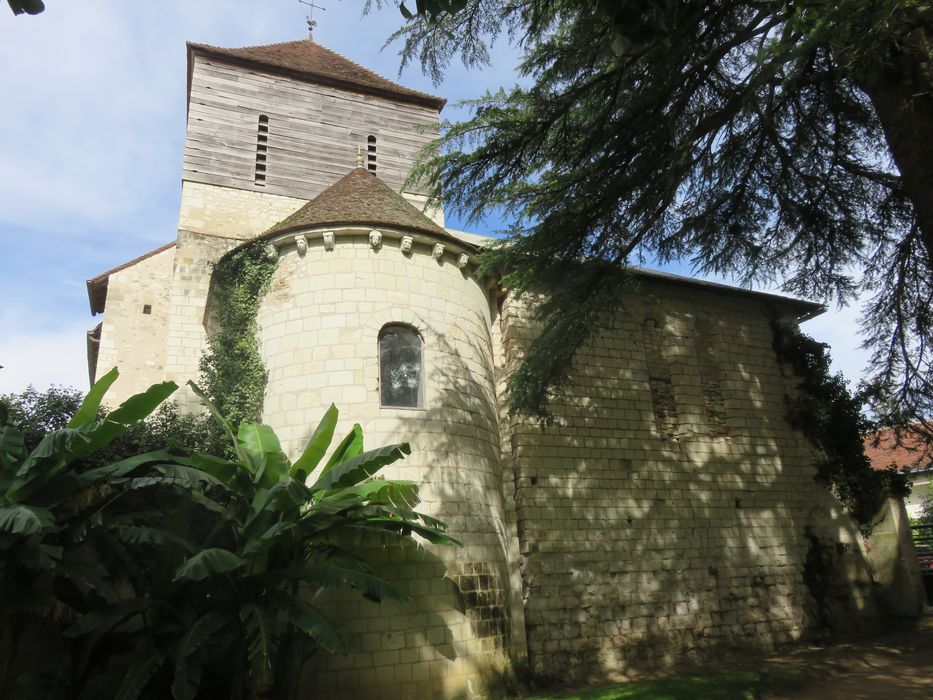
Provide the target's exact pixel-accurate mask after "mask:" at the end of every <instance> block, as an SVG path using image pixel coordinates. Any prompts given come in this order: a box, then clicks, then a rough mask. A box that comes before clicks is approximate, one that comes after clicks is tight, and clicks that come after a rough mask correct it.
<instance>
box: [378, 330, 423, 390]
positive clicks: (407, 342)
mask: <svg viewBox="0 0 933 700" xmlns="http://www.w3.org/2000/svg"><path fill="white" fill-rule="evenodd" d="M422 349H423V343H422V340H421V336H420V335H419V334H418V331H416V330H415V329H414V328H412V327H411V326H406V325H403V324H400V323H392V324H389V325H387V326H383V328H382V330H381V331H380V332H379V403H380V404H381V405H383V406H394V407H398V408H420V407H421V406H422V405H423V394H424V392H423V385H424V382H423V381H422V376H421V370H422V367H423V365H424V360H423V358H424V353H423V350H422Z"/></svg>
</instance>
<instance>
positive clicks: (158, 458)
mask: <svg viewBox="0 0 933 700" xmlns="http://www.w3.org/2000/svg"><path fill="white" fill-rule="evenodd" d="M166 462H167V463H172V462H182V463H183V462H184V458H183V457H182V456H181V455H179V454H177V453H175V452H173V451H171V450H153V451H152V452H144V453H143V454H140V455H135V456H133V457H128V458H126V459H122V460H120V461H119V462H114V463H112V464H106V465H104V466H102V467H96V468H94V469H88V470H87V471H86V472H82V473H81V475H80V478H81V483H82V484H83V485H84V486H90V485H91V484H93V483H94V482H95V481H98V480H101V479H120V478H123V477H124V476H126V475H127V474H130V473H131V472H132V471H133V470H135V469H137V468H139V467H141V466H143V465H145V464H158V463H166Z"/></svg>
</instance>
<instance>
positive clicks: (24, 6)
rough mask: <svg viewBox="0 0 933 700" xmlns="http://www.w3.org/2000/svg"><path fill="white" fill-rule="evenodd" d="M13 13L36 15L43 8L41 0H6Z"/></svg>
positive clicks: (43, 4)
mask: <svg viewBox="0 0 933 700" xmlns="http://www.w3.org/2000/svg"><path fill="white" fill-rule="evenodd" d="M7 4H8V5H9V6H10V9H11V10H12V11H13V14H14V15H22V14H27V15H38V14H39V13H41V12H43V11H44V10H45V3H44V2H42V0H7Z"/></svg>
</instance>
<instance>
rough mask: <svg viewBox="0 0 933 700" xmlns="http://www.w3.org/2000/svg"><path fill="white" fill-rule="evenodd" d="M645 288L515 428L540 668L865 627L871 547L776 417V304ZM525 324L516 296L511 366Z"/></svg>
mask: <svg viewBox="0 0 933 700" xmlns="http://www.w3.org/2000/svg"><path fill="white" fill-rule="evenodd" d="M643 287H644V289H643V292H644V293H643V294H632V295H631V297H630V298H629V299H628V300H627V301H626V302H625V306H624V309H623V310H622V312H621V313H619V314H617V315H616V316H615V318H613V319H610V320H607V321H606V324H607V327H606V329H605V330H602V331H600V332H599V334H598V335H597V337H596V338H594V339H593V340H592V341H591V342H590V343H589V344H588V345H587V346H586V347H584V348H583V349H582V350H581V352H580V353H579V354H578V357H577V358H576V360H575V363H574V367H575V369H574V372H573V375H572V378H571V381H570V382H569V383H568V385H567V387H566V388H565V389H564V390H563V391H562V392H561V393H560V395H559V396H558V397H556V399H555V400H554V402H553V410H554V412H555V414H556V421H555V424H554V425H550V426H547V427H544V428H542V427H539V426H538V425H533V424H531V423H529V422H526V421H523V420H520V419H514V418H513V419H512V421H511V425H510V426H509V428H508V430H509V432H510V435H511V454H512V463H513V469H514V472H515V484H516V496H515V498H516V506H517V518H518V534H519V545H520V548H521V554H522V562H521V566H522V581H523V596H524V600H525V620H526V630H527V643H528V654H529V662H530V665H531V670H532V672H533V673H535V674H538V675H540V676H544V677H553V678H556V679H560V680H565V681H566V680H576V681H585V680H605V679H612V678H619V677H622V676H630V675H632V674H637V673H638V672H639V671H644V670H653V669H657V668H659V667H664V666H670V665H672V664H675V663H685V662H691V661H701V660H705V659H710V658H715V655H716V654H717V653H718V652H721V651H723V650H729V649H732V650H739V651H744V650H752V649H771V648H774V647H775V646H778V645H781V644H784V643H787V642H792V641H794V640H799V639H801V638H803V637H805V636H806V635H807V634H809V633H811V632H815V631H819V629H820V627H821V626H822V625H824V624H831V623H832V621H833V620H832V619H829V618H834V619H836V620H838V619H840V618H842V617H848V618H850V619H852V620H856V621H857V620H862V619H864V620H869V619H871V618H872V616H873V615H874V612H875V608H874V603H873V598H872V595H871V590H870V588H871V576H870V571H869V569H868V566H867V565H866V562H865V558H864V552H863V550H862V543H861V538H860V536H859V535H858V533H857V530H856V528H855V527H854V524H853V522H852V521H851V520H850V519H849V518H848V516H845V515H844V514H843V513H842V512H841V509H840V508H839V506H838V503H837V502H836V501H835V499H834V498H833V497H832V496H831V495H830V493H829V492H828V491H827V490H826V489H825V488H823V487H820V486H818V485H816V484H815V483H814V481H813V477H814V474H815V470H814V467H813V466H812V465H813V463H814V459H815V455H814V454H813V452H812V451H811V449H810V448H809V447H808V446H807V444H806V443H805V442H804V441H803V438H802V437H801V436H800V435H799V434H798V433H796V432H795V431H794V430H792V429H791V427H790V426H789V425H788V423H787V421H786V420H785V394H787V393H789V392H791V391H793V381H792V378H790V377H789V376H788V375H787V374H786V373H785V371H784V370H783V369H782V368H781V367H780V366H779V365H778V363H777V360H776V358H775V355H774V352H773V350H772V347H771V343H772V335H771V329H770V326H769V317H770V315H771V313H772V311H771V310H769V309H767V308H765V306H764V305H763V304H762V303H761V302H759V301H757V300H754V299H749V298H748V297H744V298H743V297H741V296H738V295H731V294H727V293H721V292H719V293H716V292H709V291H703V290H701V289H700V288H693V289H685V288H683V287H678V286H674V285H670V284H662V283H655V282H648V281H645V282H644V284H643ZM527 318H528V313H527V307H526V306H525V305H523V304H522V303H521V302H517V301H515V300H514V299H506V301H505V302H504V304H503V307H502V327H503V336H504V344H505V363H506V366H507V367H514V366H515V364H516V363H517V362H518V361H519V359H520V357H521V352H522V347H523V346H524V344H525V343H526V342H527V340H528V338H529V336H530V333H531V332H532V329H531V328H530V326H529V324H528V322H527ZM820 557H823V561H824V563H827V561H828V566H827V567H822V568H821V567H820V566H819V565H817V564H815V563H814V562H816V561H817V560H819V558H820ZM817 598H819V599H820V600H821V601H822V602H821V603H820V604H819V605H818V604H817ZM827 610H829V616H828V617H827V616H826V615H824V614H823V612H826V611H827Z"/></svg>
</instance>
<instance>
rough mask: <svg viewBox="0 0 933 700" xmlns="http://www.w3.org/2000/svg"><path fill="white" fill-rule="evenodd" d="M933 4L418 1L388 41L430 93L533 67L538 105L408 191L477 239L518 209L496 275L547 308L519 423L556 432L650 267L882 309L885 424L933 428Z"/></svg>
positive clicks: (522, 92) (873, 337)
mask: <svg viewBox="0 0 933 700" xmlns="http://www.w3.org/2000/svg"><path fill="white" fill-rule="evenodd" d="M377 2H378V0H377ZM931 5H933V3H930V2H922V1H920V0H837V1H835V2H825V1H821V0H811V1H808V2H777V1H773V2H768V1H764V2H756V1H747V2H740V1H738V0H719V1H718V2H701V1H699V0H659V1H658V2H653V3H643V2H636V1H635V0H614V1H609V0H593V1H591V2H568V1H566V0H457V1H456V2H452V1H451V0H418V2H417V6H416V10H417V12H408V14H409V15H411V18H410V19H409V20H408V22H407V23H406V25H405V26H404V27H403V28H402V29H401V30H400V31H398V32H397V33H396V34H395V35H394V37H393V39H396V40H401V42H402V56H403V61H404V62H409V61H418V62H420V63H421V64H422V65H423V67H424V70H425V71H426V72H428V73H429V74H430V75H432V76H433V77H434V79H435V80H440V78H441V77H442V76H443V73H444V71H445V69H446V68H447V67H448V65H449V64H450V62H451V60H452V59H454V58H455V57H458V56H459V57H460V58H461V59H462V60H463V62H464V63H465V64H466V65H467V66H468V67H482V66H483V65H484V64H487V63H488V62H489V60H490V53H489V46H490V44H491V42H492V41H494V40H496V39H499V40H503V39H505V40H510V41H512V42H514V43H515V44H517V45H518V46H519V47H520V48H521V50H522V52H523V55H522V60H521V64H520V72H521V74H522V75H523V76H524V78H525V79H526V82H527V83H528V84H529V87H521V86H518V87H512V88H510V89H502V90H500V91H498V92H496V93H491V94H486V95H485V96H484V97H482V98H481V99H479V100H476V101H475V102H474V103H473V104H472V107H473V108H474V110H473V116H472V118H470V119H468V120H466V121H463V122H460V123H454V124H446V125H445V128H444V131H443V136H442V138H441V141H440V144H439V148H438V150H437V151H436V152H435V153H433V154H432V155H431V156H430V157H428V158H427V159H426V160H425V162H424V164H423V165H422V166H421V167H420V168H419V169H418V170H417V172H416V173H415V174H414V176H415V177H421V178H426V179H427V181H428V182H430V184H431V187H432V192H433V195H434V196H435V197H437V198H441V197H443V198H444V200H445V202H446V204H447V206H448V207H453V208H454V209H455V210H457V211H459V212H461V213H464V214H466V215H467V216H468V217H470V218H474V219H475V218H478V217H480V216H483V215H484V214H486V213H487V212H489V211H490V210H492V209H494V208H499V209H501V210H504V211H505V212H506V213H507V215H508V216H509V217H510V218H511V220H512V222H513V227H512V230H511V232H510V234H511V235H510V236H509V237H508V244H507V245H503V246H501V247H499V248H497V249H495V250H493V251H492V252H491V253H490V254H488V255H487V257H486V264H487V266H495V267H496V268H498V269H501V270H503V271H504V272H505V282H506V284H507V285H508V286H509V287H511V288H512V289H513V290H514V291H516V292H518V293H521V292H528V291H537V290H549V291H550V293H551V296H550V300H549V301H547V302H545V303H544V304H543V305H542V306H541V307H540V310H539V318H540V321H541V323H542V329H543V330H542V333H541V335H540V336H539V337H538V339H537V340H536V341H534V342H533V344H532V345H531V347H530V348H529V352H528V353H527V354H526V356H525V359H524V360H523V364H522V366H521V367H520V369H519V370H518V371H517V372H515V373H514V374H513V376H512V378H511V381H510V385H509V401H510V403H511V406H512V408H513V409H515V410H518V411H521V412H524V413H531V414H538V415H544V414H546V406H547V399H548V397H549V396H550V395H551V393H552V392H553V391H554V390H555V388H556V387H558V386H559V385H560V383H561V382H562V381H563V380H565V379H566V377H567V371H568V370H567V368H568V367H569V366H570V360H571V359H572V356H573V354H574V352H575V351H576V349H577V348H578V347H579V346H580V344H581V343H583V342H585V340H586V337H587V334H588V332H589V330H590V329H592V328H593V327H594V320H595V319H597V318H598V317H599V314H600V313H602V311H601V309H603V308H604V307H606V305H607V304H608V305H609V307H610V308H612V307H613V305H616V307H617V305H618V303H620V302H619V301H618V296H617V295H616V294H615V292H614V290H615V289H616V288H617V287H618V285H619V283H620V279H619V278H620V276H619V275H618V274H617V273H618V270H619V269H621V268H624V266H625V265H627V264H629V263H631V262H636V261H638V260H642V259H649V260H656V261H658V262H661V263H665V262H669V261H675V260H687V261H690V262H691V263H692V265H693V267H694V269H695V270H696V271H697V272H699V273H718V274H726V275H730V276H733V277H735V278H737V279H738V280H739V281H740V282H742V283H745V284H750V283H753V282H758V283H767V284H774V283H780V284H781V285H782V286H783V288H784V289H785V291H787V292H789V293H793V294H798V295H802V296H806V297H810V298H816V299H820V300H824V301H831V300H835V301H843V302H845V301H849V300H852V299H853V298H854V297H855V296H856V295H859V294H863V293H868V294H869V295H870V299H871V301H870V303H869V304H868V306H867V309H866V310H865V312H864V315H863V318H862V327H863V331H864V338H865V342H866V343H867V345H868V347H870V349H871V350H872V352H873V365H872V370H873V377H872V383H873V387H874V388H875V391H874V393H873V396H874V398H875V405H874V408H875V410H876V411H878V412H879V414H880V415H883V416H885V417H886V418H887V419H888V420H895V419H901V420H903V419H904V418H905V417H906V416H921V417H927V418H929V417H930V411H931V408H933V405H931V395H933V392H931V380H933V374H931V366H930V361H931V356H930V349H929V345H930V342H931V340H933V337H931V315H930V314H931V312H930V302H931V297H933V68H931V67H933V62H931V60H930V59H931V41H933V6H931ZM403 14H404V13H403ZM581 260H585V261H588V262H586V263H580V262H579V261H581ZM581 267H582V268H583V270H582V271H581ZM555 290H556V291H555Z"/></svg>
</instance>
